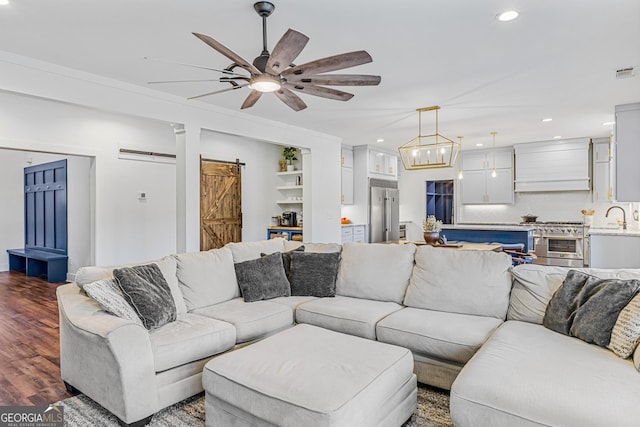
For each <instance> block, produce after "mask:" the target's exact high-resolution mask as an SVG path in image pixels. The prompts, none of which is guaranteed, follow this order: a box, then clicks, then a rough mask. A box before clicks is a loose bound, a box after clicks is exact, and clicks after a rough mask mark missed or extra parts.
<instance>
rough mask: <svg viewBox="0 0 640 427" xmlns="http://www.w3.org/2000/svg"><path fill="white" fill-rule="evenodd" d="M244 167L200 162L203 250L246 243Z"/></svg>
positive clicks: (201, 236)
mask: <svg viewBox="0 0 640 427" xmlns="http://www.w3.org/2000/svg"><path fill="white" fill-rule="evenodd" d="M240 183H241V180H240V165H238V164H229V163H222V162H220V163H219V162H215V161H212V160H202V161H201V162H200V249H201V250H203V251H206V250H209V249H214V248H221V247H222V246H224V245H226V244H227V243H229V242H240V241H241V240H242V199H241V186H240Z"/></svg>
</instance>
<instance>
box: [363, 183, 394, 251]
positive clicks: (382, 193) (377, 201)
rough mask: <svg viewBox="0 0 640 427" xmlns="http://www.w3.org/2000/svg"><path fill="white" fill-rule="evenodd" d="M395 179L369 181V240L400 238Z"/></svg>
mask: <svg viewBox="0 0 640 427" xmlns="http://www.w3.org/2000/svg"><path fill="white" fill-rule="evenodd" d="M397 186H398V183H397V182H396V181H385V180H374V179H371V181H370V183H369V194H370V196H369V200H370V203H369V230H370V235H369V242H371V243H377V242H389V241H397V240H399V239H400V199H399V197H398V188H397Z"/></svg>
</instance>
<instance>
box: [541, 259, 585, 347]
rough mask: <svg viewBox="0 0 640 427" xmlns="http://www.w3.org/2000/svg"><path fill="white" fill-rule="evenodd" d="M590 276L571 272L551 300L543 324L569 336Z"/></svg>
mask: <svg viewBox="0 0 640 427" xmlns="http://www.w3.org/2000/svg"><path fill="white" fill-rule="evenodd" d="M588 278H589V275H588V274H586V273H582V272H580V271H577V270H569V272H568V273H567V276H566V277H565V278H564V281H563V282H562V285H560V287H559V288H558V289H557V290H556V292H555V293H554V294H553V296H552V297H551V300H549V304H548V305H547V309H546V310H545V313H544V318H543V319H542V324H543V325H544V326H545V327H546V328H548V329H551V330H552V331H556V332H558V333H561V334H564V335H569V331H570V330H571V325H572V324H573V318H574V316H575V313H576V310H577V309H578V302H579V300H578V294H579V293H580V291H581V290H582V287H583V286H584V284H585V283H586V281H587V279H588Z"/></svg>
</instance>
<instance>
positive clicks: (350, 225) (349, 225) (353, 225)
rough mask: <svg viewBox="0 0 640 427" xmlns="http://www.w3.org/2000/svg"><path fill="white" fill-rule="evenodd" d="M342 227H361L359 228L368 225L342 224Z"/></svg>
mask: <svg viewBox="0 0 640 427" xmlns="http://www.w3.org/2000/svg"><path fill="white" fill-rule="evenodd" d="M340 225H341V226H343V227H359V226H363V225H366V224H352V223H349V224H340Z"/></svg>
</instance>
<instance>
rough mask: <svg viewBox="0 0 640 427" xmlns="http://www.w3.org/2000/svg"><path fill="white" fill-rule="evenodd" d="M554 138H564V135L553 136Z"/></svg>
mask: <svg viewBox="0 0 640 427" xmlns="http://www.w3.org/2000/svg"><path fill="white" fill-rule="evenodd" d="M553 139H562V135H556V136H554V137H553Z"/></svg>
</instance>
